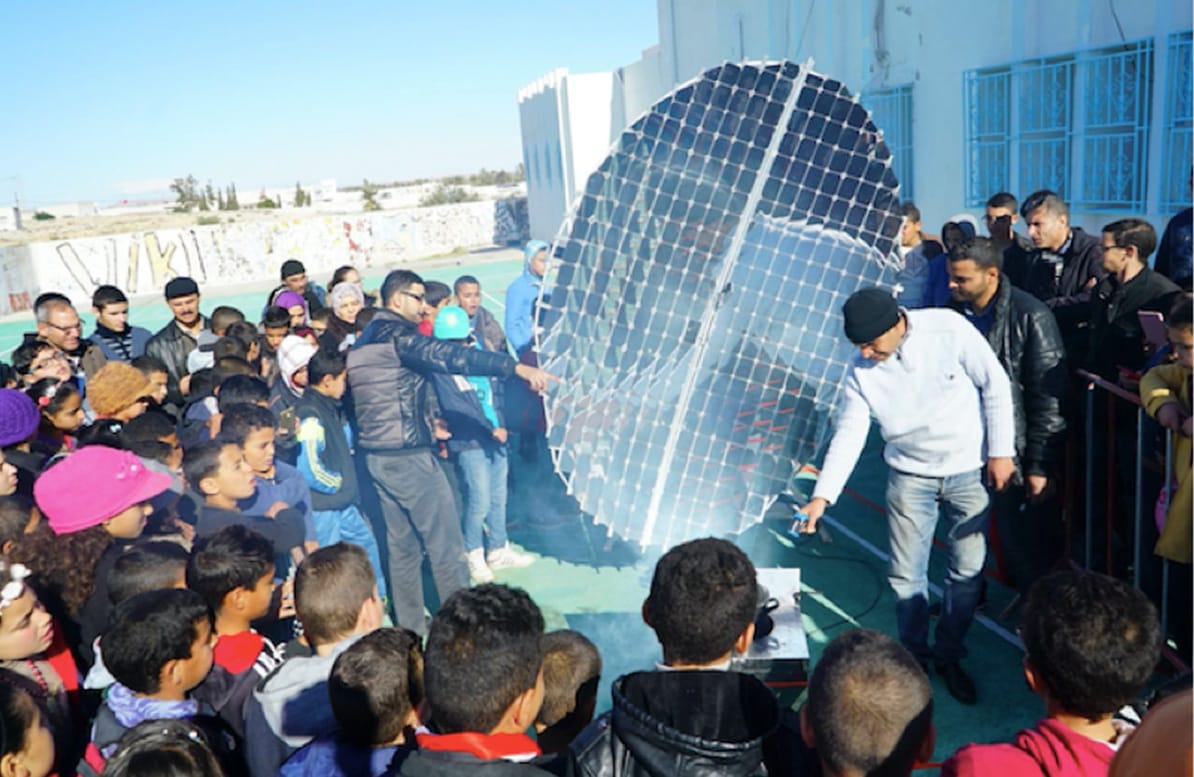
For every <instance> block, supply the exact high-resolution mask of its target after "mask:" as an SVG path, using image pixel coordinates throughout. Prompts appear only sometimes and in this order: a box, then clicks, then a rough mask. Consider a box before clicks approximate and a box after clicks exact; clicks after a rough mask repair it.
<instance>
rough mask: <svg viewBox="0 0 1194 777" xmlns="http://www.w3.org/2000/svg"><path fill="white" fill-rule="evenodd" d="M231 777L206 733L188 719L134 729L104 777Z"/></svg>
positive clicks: (119, 746)
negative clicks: (213, 750)
mask: <svg viewBox="0 0 1194 777" xmlns="http://www.w3.org/2000/svg"><path fill="white" fill-rule="evenodd" d="M167 775H168V777H225V775H228V777H231V776H230V775H229V774H228V773H227V772H225V771H224V768H223V767H222V766H221V765H220V761H219V759H218V758H217V757H216V754H215V753H213V752H212V749H211V746H210V745H208V743H207V737H206V736H205V735H204V733H203V730H202V729H200V728H198V727H197V726H195V725H194V724H192V723H189V722H187V721H185V720H146V721H143V722H141V723H138V724H137V725H135V726H133V727H132V728H130V729H129V730H128V731H126V732H125V733H124V736H123V737H121V738H120V742H119V743H118V744H117V745H116V755H114V756H112V760H110V761H108V762H107V764H105V766H104V774H103V777H166V776H167Z"/></svg>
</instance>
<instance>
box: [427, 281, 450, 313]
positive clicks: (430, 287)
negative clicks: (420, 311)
mask: <svg viewBox="0 0 1194 777" xmlns="http://www.w3.org/2000/svg"><path fill="white" fill-rule="evenodd" d="M451 296H452V288H451V287H450V286H448V284H446V283H441V282H440V281H427V282H426V283H424V284H423V301H424V302H426V303H427V304H428V305H430V306H431V307H435V306H437V305H439V303H441V302H443V301H444V300H446V299H447V298H448V297H451Z"/></svg>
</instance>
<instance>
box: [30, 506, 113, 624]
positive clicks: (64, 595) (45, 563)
mask: <svg viewBox="0 0 1194 777" xmlns="http://www.w3.org/2000/svg"><path fill="white" fill-rule="evenodd" d="M114 541H115V540H113V539H112V535H111V534H108V531H107V529H105V528H104V527H103V526H90V527H88V528H86V529H83V530H82V531H76V532H71V533H70V534H61V535H59V534H55V533H54V532H53V530H51V529H50V526H49V524H47V523H46V522H45V521H42V522H41V523H39V524H38V525H37V527H36V528H34V530H33V531H32V532H30V533H29V534H26V535H25V536H23V537H21V538H20V539H18V540H17V544H16V547H15V548H13V551H12V553H11V554H10V556H11V558H12V560H13V561H19V562H21V563H22V564H25V565H26V566H28V567H29V568H30V569H32V570H33V577H34V580H33V582H34V584H35V587H36V589H37V591H38V593H39V594H40V595H41V597H42V600H43V601H45V602H46V603H47V608H48V609H50V610H51V611H52V612H57V611H58V610H57V609H55V607H56V606H57V605H59V604H60V605H61V607H60V609H61V610H64V611H65V612H66V613H67V614H68V615H71V616H74V615H77V614H78V613H79V611H80V610H82V609H83V604H84V603H85V602H86V601H87V600H88V599H89V598H90V597H91V593H92V591H94V590H95V570H96V567H97V566H99V560H100V557H101V556H103V555H104V551H106V550H107V549H108V547H109V546H110V545H111V544H112V543H113V542H114Z"/></svg>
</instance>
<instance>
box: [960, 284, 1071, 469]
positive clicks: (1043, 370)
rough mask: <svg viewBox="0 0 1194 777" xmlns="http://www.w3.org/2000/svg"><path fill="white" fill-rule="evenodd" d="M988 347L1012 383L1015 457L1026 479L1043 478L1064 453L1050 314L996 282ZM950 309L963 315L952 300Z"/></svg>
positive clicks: (1057, 355) (1060, 366)
mask: <svg viewBox="0 0 1194 777" xmlns="http://www.w3.org/2000/svg"><path fill="white" fill-rule="evenodd" d="M991 304H992V305H994V306H995V309H994V319H993V320H992V322H991V329H990V330H989V331H988V332H987V342H988V343H990V344H991V349H992V350H994V351H995V355H996V356H998V357H999V363H1000V364H1002V365H1003V368H1004V369H1005V370H1007V374H1008V377H1010V378H1011V382H1012V399H1013V400H1014V401H1015V405H1016V453H1017V454H1018V455H1019V457H1020V465H1021V467H1022V469H1023V470H1024V473H1025V474H1027V475H1046V474H1048V472H1049V469H1050V466H1051V465H1055V464H1059V463H1060V462H1061V459H1062V456H1063V455H1064V453H1065V450H1064V449H1065V417H1064V416H1063V415H1062V410H1061V407H1062V404H1063V403H1064V402H1065V398H1066V393H1067V392H1068V389H1069V375H1068V372H1067V369H1066V359H1065V346H1064V345H1063V343H1062V339H1061V330H1060V329H1059V328H1058V326H1057V320H1056V319H1055V318H1054V317H1053V313H1052V312H1051V311H1050V310H1049V308H1048V307H1046V306H1045V304H1044V303H1043V302H1041V301H1040V300H1038V299H1037V298H1036V297H1034V296H1032V295H1031V294H1029V293H1028V292H1026V291H1023V290H1021V289H1017V288H1016V287H1015V286H1013V285H1012V284H1010V283H1008V282H1007V279H1005V278H1003V279H1000V283H999V290H998V291H997V292H996V293H995V298H994V299H993V300H991ZM950 307H952V308H954V309H955V310H957V311H959V312H963V313H964V312H965V311H964V306H963V304H962V303H960V302H957V301H956V300H953V301H951V302H950Z"/></svg>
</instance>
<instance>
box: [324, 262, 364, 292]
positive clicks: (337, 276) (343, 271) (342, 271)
mask: <svg viewBox="0 0 1194 777" xmlns="http://www.w3.org/2000/svg"><path fill="white" fill-rule="evenodd" d="M355 269H357V268H355V267H353V266H352V265H351V264H342V265H340V266H339V267H337V268H336V270H335V271H334V272H333V273H332V282H331V283H329V284H328V291H331V290H332V289H334V288H336V284H337V283H343V282H344V276H346V275H348V273H350V272H352V271H353V270H355ZM359 274H360V273H358V275H359Z"/></svg>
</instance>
